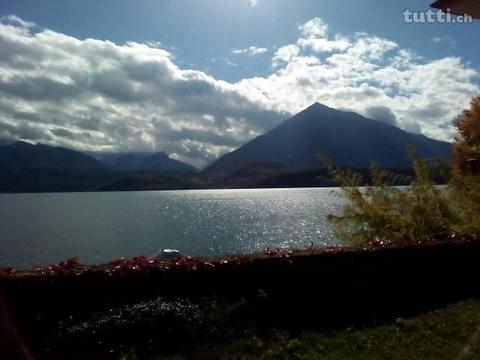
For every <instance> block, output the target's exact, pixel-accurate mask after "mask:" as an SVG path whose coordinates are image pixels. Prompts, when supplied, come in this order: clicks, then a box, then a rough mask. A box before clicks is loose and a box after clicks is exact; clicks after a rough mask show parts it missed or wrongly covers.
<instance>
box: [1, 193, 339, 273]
mask: <svg viewBox="0 0 480 360" xmlns="http://www.w3.org/2000/svg"><path fill="white" fill-rule="evenodd" d="M336 191H338V190H336V189H332V188H321V189H306V188H302V189H246V190H187V191H148V192H147V191H142V192H105V193H56V194H53V193H52V194H2V195H0V237H1V238H0V266H6V265H9V266H15V267H19V268H22V267H31V266H33V265H39V264H47V263H56V262H59V261H60V260H64V259H66V258H68V257H71V256H79V257H80V259H81V261H82V262H84V263H102V262H107V261H110V260H112V259H114V258H118V257H122V256H123V257H129V256H135V255H139V254H146V255H150V254H154V253H155V252H156V251H157V250H158V249H161V248H174V249H178V250H180V252H182V253H184V254H188V255H210V254H231V253H250V252H255V251H259V250H262V249H264V248H265V247H267V246H278V247H304V246H308V245H310V243H311V242H314V243H316V244H324V243H336V242H337V240H336V239H335V237H334V235H333V233H332V231H331V229H330V227H329V225H328V223H327V220H326V215H328V214H330V213H335V212H337V211H338V209H339V204H340V203H341V198H339V197H338V196H337V195H336V194H335V192H336Z"/></svg>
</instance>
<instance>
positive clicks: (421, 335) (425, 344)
mask: <svg viewBox="0 0 480 360" xmlns="http://www.w3.org/2000/svg"><path fill="white" fill-rule="evenodd" d="M136 354H137V353H136V351H135V349H131V350H130V351H127V352H125V353H124V354H123V355H122V356H121V357H120V358H121V359H125V360H133V359H144V358H143V357H139V356H137V355H136ZM147 358H148V359H160V358H161V359H165V358H166V357H165V356H160V355H159V356H158V357H156V356H151V357H147ZM167 358H170V359H187V358H188V359H190V358H194V359H245V360H248V359H252V360H253V359H255V360H260V359H326V360H340V359H360V360H362V359H365V360H366V359H398V360H403V359H405V360H410V359H418V360H421V359H439V360H442V359H462V360H463V359H480V300H468V301H463V302H460V303H456V304H452V305H450V306H448V307H446V308H442V309H438V310H434V311H431V312H429V313H426V314H422V315H418V316H415V317H412V318H408V319H402V318H399V319H396V320H395V321H392V322H389V323H386V324H383V325H380V326H377V327H373V328H366V329H345V330H342V331H338V332H332V333H325V332H323V333H322V332H313V331H304V332H297V333H293V332H287V331H281V330H276V329H269V330H263V331H261V332H260V331H259V330H258V329H253V328H252V329H247V330H244V331H243V333H242V334H237V335H236V336H232V337H228V338H224V339H223V340H221V341H214V342H211V343H203V344H202V345H200V346H199V347H198V348H196V349H195V351H194V352H193V353H190V354H188V355H186V354H181V353H179V354H177V355H170V356H169V357H167Z"/></svg>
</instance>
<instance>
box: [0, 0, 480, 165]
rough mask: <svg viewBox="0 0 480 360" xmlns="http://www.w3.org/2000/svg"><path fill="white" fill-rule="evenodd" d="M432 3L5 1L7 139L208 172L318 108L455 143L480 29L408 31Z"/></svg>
mask: <svg viewBox="0 0 480 360" xmlns="http://www.w3.org/2000/svg"><path fill="white" fill-rule="evenodd" d="M429 3H430V1H419V0H410V1H385V0H362V1H347V0H257V1H254V0H162V1H160V0H141V1H133V0H129V1H127V0H115V1H113V0H110V1H105V0H104V1H101V0H97V1H85V0H84V1H72V0H56V1H53V0H42V1H35V0H31V1H22V0H16V1H5V0H3V1H0V16H2V17H3V25H4V27H3V28H0V47H1V46H4V47H5V49H8V52H9V54H8V56H7V55H5V54H4V55H3V56H6V57H7V58H6V60H5V61H4V62H1V61H2V55H0V92H2V88H3V103H2V104H0V105H3V109H2V108H1V107H0V137H2V136H3V137H13V138H18V139H23V140H26V141H33V142H35V141H39V142H45V143H49V144H59V145H64V146H69V147H73V148H78V149H84V150H92V151H97V150H98V151H140V150H141V151H143V150H148V151H150V150H165V151H167V152H168V153H170V154H172V155H173V156H174V157H176V158H178V159H181V160H184V161H187V162H190V163H192V164H195V165H198V166H203V165H205V164H206V163H208V162H209V161H212V160H214V159H215V158H217V157H218V156H220V155H221V154H223V153H225V152H227V151H229V150H232V149H233V148H235V147H237V146H239V145H241V144H242V143H243V142H245V141H247V140H249V139H251V138H252V137H254V136H256V135H258V134H260V133H262V132H264V131H266V130H268V129H269V128H271V127H272V126H274V125H276V124H278V123H279V122H280V121H281V120H282V119H284V118H286V117H287V116H289V115H290V114H293V113H295V112H296V111H298V110H300V109H302V108H303V107H305V106H307V105H309V103H310V102H313V101H320V102H323V103H326V104H327V105H329V106H334V107H337V108H342V109H349V110H354V111H357V112H360V113H362V114H364V115H368V116H370V117H372V118H374V117H379V119H378V120H379V121H385V122H389V123H392V124H395V125H397V126H399V127H401V128H403V129H405V130H407V131H412V132H418V133H423V134H425V135H427V136H430V137H434V138H438V139H443V140H449V139H451V137H452V136H453V131H454V129H453V127H452V126H451V120H452V118H454V117H455V115H456V114H458V113H459V112H460V111H461V109H463V108H464V107H465V106H466V105H467V104H468V102H469V99H470V98H471V97H472V96H474V95H478V93H479V78H478V75H479V73H480V56H479V53H478V48H477V47H476V43H477V42H478V35H479V34H480V21H478V20H477V21H474V22H473V23H471V24H407V23H405V21H404V18H403V15H402V13H403V11H404V10H405V9H411V10H426V9H428V5H429ZM33 24H34V25H33ZM86 39H94V40H95V41H96V42H95V43H91V42H89V41H87V40H86ZM2 41H3V42H2ZM112 43H113V44H112ZM110 44H112V45H113V47H112V46H110ZM132 44H133V45H132ZM92 48H95V49H96V50H95V51H93V50H91V49H92ZM60 50H61V51H60ZM59 54H61V55H60V57H59ZM99 54H103V55H101V56H100V55H99ZM40 55H41V59H40V60H39V61H38V62H35V61H36V59H35V56H37V57H38V56H40ZM29 57H31V58H30V59H29ZM107 60H108V61H109V62H108V64H109V65H108V66H106V67H104V68H99V67H98V66H96V65H95V66H94V65H92V64H99V62H104V63H106V62H107ZM65 64H67V65H65ZM68 64H71V65H72V66H71V67H70V68H68V67H69V66H68ZM74 64H83V65H85V64H89V65H88V66H87V65H85V67H84V68H80V67H78V68H75V66H76V65H74ZM79 66H80V65H79ZM67 68H68V69H67ZM132 69H134V70H132ZM1 70H3V73H2V72H1ZM75 70H77V72H75ZM148 71H150V73H148V74H150V75H147V72H148ZM140 73H142V74H140ZM167 73H168V74H169V75H168V76H169V77H168V79H169V80H168V81H167V80H165V79H166V78H165V77H162V78H161V79H160V78H158V81H156V82H153V81H150V80H151V79H154V78H155V79H157V78H156V76H159V74H167ZM354 73H356V74H358V76H353V75H352V74H354ZM2 74H3V75H2ZM86 74H87V75H88V81H87V80H85V78H86V77H87V75H86ZM2 76H3V77H2ZM148 76H151V77H152V78H151V79H148ZM86 89H87V90H88V91H86ZM440 89H441V90H440ZM120 90H122V91H120ZM127 90H128V91H127ZM45 94H57V95H55V96H54V95H52V96H51V97H50V98H49V97H48V96H46V95H45ZM159 94H164V96H160V95H159ZM185 94H187V95H185ZM67 95H68V96H67ZM107 100H108V101H107ZM140 103H141V104H143V105H142V107H141V109H142V110H143V111H145V113H142V114H141V116H140V113H141V111H139V106H140V105H139V104H140ZM147 111H148V112H147ZM100 114H102V115H100ZM82 119H83V120H82ZM105 119H108V120H105ZM2 134H3V135H2Z"/></svg>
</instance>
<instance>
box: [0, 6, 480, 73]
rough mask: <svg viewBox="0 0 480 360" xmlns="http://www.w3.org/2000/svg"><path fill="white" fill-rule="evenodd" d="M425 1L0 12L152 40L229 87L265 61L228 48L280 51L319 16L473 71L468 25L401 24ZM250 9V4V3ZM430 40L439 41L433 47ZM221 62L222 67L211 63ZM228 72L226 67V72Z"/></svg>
mask: <svg viewBox="0 0 480 360" xmlns="http://www.w3.org/2000/svg"><path fill="white" fill-rule="evenodd" d="M430 2H431V1H429V0H426V1H423V0H421V1H419V0H406V1H385V0H362V1H352V0H257V1H256V2H255V3H252V2H251V1H250V0H140V1H132V0H110V1H106V0H99V1H78V0H77V1H72V0H42V1H35V0H30V1H24V0H15V1H8V0H7V1H5V0H4V1H1V2H0V13H1V14H15V15H17V16H19V17H21V18H23V19H25V20H28V21H33V22H35V23H37V24H40V25H41V26H44V27H47V28H50V29H53V30H56V31H59V32H61V33H65V34H69V35H72V36H75V37H77V38H80V39H85V38H94V39H103V40H111V41H114V42H116V43H124V42H126V41H138V42H147V41H159V42H161V43H162V44H163V45H164V46H165V47H167V48H169V49H173V53H174V54H175V56H176V57H177V58H178V62H179V63H181V64H184V66H186V67H195V68H198V69H201V70H204V71H208V72H209V73H211V74H213V75H214V76H215V77H217V78H221V79H225V80H229V81H236V80H240V79H243V78H245V77H250V76H254V75H266V74H268V73H269V72H270V58H269V57H268V56H256V57H245V56H244V57H241V56H232V54H231V51H232V49H235V48H236V49H243V48H247V47H249V46H258V47H266V48H268V49H272V48H273V47H274V46H282V45H284V44H287V43H291V42H293V41H295V39H296V38H297V31H296V29H297V27H298V26H299V25H301V24H303V23H305V22H306V21H308V20H309V19H311V18H313V17H317V16H318V17H321V18H322V19H323V20H324V21H325V22H326V23H327V24H329V26H330V28H331V30H332V31H333V32H336V33H342V34H352V33H355V32H367V33H370V34H375V35H378V36H382V37H386V38H388V39H390V40H393V41H395V42H397V43H398V44H399V45H400V46H401V47H403V48H410V49H412V50H414V51H416V52H418V53H419V54H421V55H423V56H425V57H427V58H438V57H442V56H447V55H457V56H462V58H463V59H464V60H465V61H468V62H471V63H472V65H473V66H474V67H476V68H477V69H478V68H480V56H479V52H478V48H477V47H476V46H474V41H475V39H477V40H478V36H480V22H479V21H477V22H475V23H473V24H468V25H467V24H456V25H454V24H449V25H446V24H406V23H405V22H404V20H403V15H402V13H403V11H404V10H405V9H412V10H425V9H427V8H428V5H429V3H430ZM254 4H255V6H252V5H254ZM432 39H442V41H440V42H433V41H432ZM222 57H224V58H228V59H230V60H231V61H232V62H235V63H237V64H238V65H239V66H237V67H235V66H231V65H229V64H228V63H227V61H221V60H217V61H215V62H214V61H212V60H213V59H220V58H222ZM232 67H233V68H232Z"/></svg>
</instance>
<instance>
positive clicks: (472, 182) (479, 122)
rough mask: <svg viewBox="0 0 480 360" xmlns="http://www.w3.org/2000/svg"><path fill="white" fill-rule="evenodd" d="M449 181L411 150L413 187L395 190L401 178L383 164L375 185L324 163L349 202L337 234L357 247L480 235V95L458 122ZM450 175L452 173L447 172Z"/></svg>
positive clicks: (335, 219)
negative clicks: (438, 181)
mask: <svg viewBox="0 0 480 360" xmlns="http://www.w3.org/2000/svg"><path fill="white" fill-rule="evenodd" d="M456 125H457V128H458V133H459V135H458V137H457V138H456V139H455V143H454V147H453V159H452V164H451V165H452V166H451V168H452V171H451V172H449V173H450V175H449V183H448V186H447V187H446V188H444V189H440V188H438V187H437V186H435V184H434V183H433V181H432V176H431V173H432V171H431V169H430V166H429V165H428V163H427V162H426V161H424V160H421V159H419V158H418V157H417V156H416V154H415V152H414V150H413V149H412V148H410V149H409V150H408V151H409V155H410V157H411V159H412V161H413V168H414V177H413V180H412V182H411V184H410V186H409V187H407V188H404V189H401V188H398V187H394V186H392V185H394V184H395V181H394V180H395V178H394V177H393V175H391V174H388V173H385V172H384V171H382V170H381V169H380V168H379V167H378V166H377V165H373V166H372V169H371V176H372V183H373V185H372V186H366V187H364V188H361V187H360V185H361V182H362V178H361V176H360V175H359V174H357V173H354V172H352V171H350V170H344V169H340V168H337V167H335V166H334V165H333V164H332V163H331V162H330V161H329V160H328V159H325V158H323V162H324V163H326V164H327V167H328V169H329V171H330V173H331V174H333V176H334V178H335V180H336V181H337V182H338V183H339V184H340V185H341V187H342V193H343V195H344V197H345V198H346V199H347V204H346V205H345V206H344V207H343V209H342V212H341V214H340V215H330V216H329V220H330V222H331V224H332V225H333V228H334V230H335V232H336V233H337V236H339V237H340V238H342V239H344V240H346V241H347V242H349V243H351V244H354V245H362V244H365V243H375V242H379V243H381V244H384V243H390V242H398V241H414V242H424V241H429V240H442V239H446V238H448V237H455V236H460V237H468V238H478V237H479V236H480V97H477V98H475V99H473V100H472V103H471V107H470V108H469V109H467V110H465V111H464V112H463V113H462V115H461V117H460V118H459V121H458V122H457V124H456ZM445 173H447V171H445Z"/></svg>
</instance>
